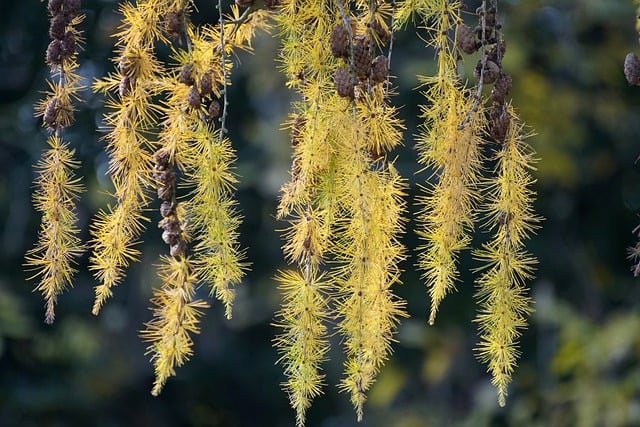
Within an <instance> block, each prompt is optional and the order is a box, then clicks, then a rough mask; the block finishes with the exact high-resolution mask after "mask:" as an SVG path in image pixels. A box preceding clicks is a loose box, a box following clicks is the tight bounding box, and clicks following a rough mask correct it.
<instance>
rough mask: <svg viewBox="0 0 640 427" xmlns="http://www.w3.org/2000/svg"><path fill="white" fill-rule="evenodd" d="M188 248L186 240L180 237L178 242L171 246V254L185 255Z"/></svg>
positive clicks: (174, 255)
mask: <svg viewBox="0 0 640 427" xmlns="http://www.w3.org/2000/svg"><path fill="white" fill-rule="evenodd" d="M186 250H187V244H186V243H185V242H184V240H182V239H180V240H178V241H177V242H176V243H174V244H173V245H171V247H170V248H169V254H171V256H172V257H177V256H180V255H184V253H185V251H186Z"/></svg>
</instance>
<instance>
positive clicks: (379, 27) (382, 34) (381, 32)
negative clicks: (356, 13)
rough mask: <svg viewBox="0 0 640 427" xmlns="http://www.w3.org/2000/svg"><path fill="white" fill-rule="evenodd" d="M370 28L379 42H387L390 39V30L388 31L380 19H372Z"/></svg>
mask: <svg viewBox="0 0 640 427" xmlns="http://www.w3.org/2000/svg"><path fill="white" fill-rule="evenodd" d="M371 29H372V30H373V32H374V33H375V34H376V36H377V37H378V40H379V41H380V43H381V44H383V45H384V44H387V43H388V42H389V40H391V31H389V29H388V28H387V26H386V25H385V24H384V23H383V22H382V21H379V20H377V19H374V20H373V23H372V25H371Z"/></svg>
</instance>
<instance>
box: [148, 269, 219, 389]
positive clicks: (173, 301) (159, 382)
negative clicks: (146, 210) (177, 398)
mask: <svg viewBox="0 0 640 427" xmlns="http://www.w3.org/2000/svg"><path fill="white" fill-rule="evenodd" d="M162 261H163V264H162V265H161V266H160V271H159V276H160V279H161V280H162V287H161V288H160V289H157V290H155V291H154V296H153V298H152V300H151V303H152V304H153V305H154V308H153V316H154V317H153V320H151V321H150V322H148V323H146V324H145V326H146V329H145V330H144V331H143V332H142V333H141V336H142V338H143V339H144V340H145V341H149V342H151V344H150V345H149V347H147V352H148V353H151V361H152V362H153V365H154V368H155V373H156V379H155V382H154V383H153V390H152V391H151V394H153V395H154V396H157V395H158V394H160V391H161V390H162V387H163V386H164V384H165V382H166V381H167V379H168V378H169V377H171V376H174V375H175V374H176V372H175V368H176V367H178V366H182V365H183V364H184V363H185V362H186V361H188V360H189V358H190V357H191V355H192V354H193V340H192V338H191V335H192V334H197V333H199V332H200V329H199V327H198V324H199V322H200V320H199V318H200V317H201V316H202V310H203V309H205V308H207V307H208V306H209V305H208V304H207V303H206V302H205V301H202V300H195V299H194V295H195V282H196V277H195V276H194V274H193V267H192V265H191V262H190V261H189V259H188V258H187V257H178V258H175V257H163V258H162Z"/></svg>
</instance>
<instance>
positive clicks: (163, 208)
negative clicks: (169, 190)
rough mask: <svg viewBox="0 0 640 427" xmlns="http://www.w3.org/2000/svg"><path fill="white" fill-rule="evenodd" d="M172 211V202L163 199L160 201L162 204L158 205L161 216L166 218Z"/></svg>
mask: <svg viewBox="0 0 640 427" xmlns="http://www.w3.org/2000/svg"><path fill="white" fill-rule="evenodd" d="M174 213H175V209H174V206H173V203H172V202H171V201H170V200H165V201H164V202H162V204H161V205H160V215H162V217H163V218H166V217H168V216H169V215H173V214H174Z"/></svg>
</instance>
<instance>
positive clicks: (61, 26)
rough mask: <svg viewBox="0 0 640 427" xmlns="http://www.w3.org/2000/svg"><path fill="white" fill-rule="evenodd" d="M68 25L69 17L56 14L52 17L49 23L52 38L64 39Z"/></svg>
mask: <svg viewBox="0 0 640 427" xmlns="http://www.w3.org/2000/svg"><path fill="white" fill-rule="evenodd" d="M66 26H67V19H66V18H65V17H64V15H59V14H58V15H55V16H54V17H53V18H51V24H50V25H49V37H51V38H52V39H58V40H62V39H63V38H64V30H65V28H66Z"/></svg>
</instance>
